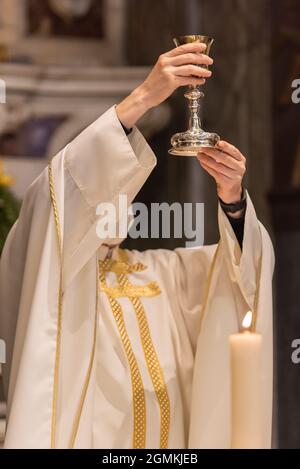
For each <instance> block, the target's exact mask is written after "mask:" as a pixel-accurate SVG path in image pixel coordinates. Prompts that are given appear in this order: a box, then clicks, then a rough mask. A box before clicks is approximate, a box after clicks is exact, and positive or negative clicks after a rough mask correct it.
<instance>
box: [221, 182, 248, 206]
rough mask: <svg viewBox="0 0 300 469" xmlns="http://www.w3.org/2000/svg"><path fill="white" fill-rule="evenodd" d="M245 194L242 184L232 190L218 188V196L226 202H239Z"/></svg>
mask: <svg viewBox="0 0 300 469" xmlns="http://www.w3.org/2000/svg"><path fill="white" fill-rule="evenodd" d="M242 195H243V187H242V186H240V187H238V188H237V189H234V190H232V191H222V190H220V189H219V190H218V197H219V199H221V201H222V202H224V204H235V203H237V202H239V201H240V200H241V198H242Z"/></svg>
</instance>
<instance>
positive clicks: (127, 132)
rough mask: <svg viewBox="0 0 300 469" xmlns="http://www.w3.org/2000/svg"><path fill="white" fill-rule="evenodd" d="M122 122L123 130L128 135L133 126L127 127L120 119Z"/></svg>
mask: <svg viewBox="0 0 300 469" xmlns="http://www.w3.org/2000/svg"><path fill="white" fill-rule="evenodd" d="M120 124H121V126H122V127H123V130H124V132H125V134H126V135H127V136H128V135H129V134H131V132H132V128H131V129H127V127H125V125H123V124H122V122H121V121H120Z"/></svg>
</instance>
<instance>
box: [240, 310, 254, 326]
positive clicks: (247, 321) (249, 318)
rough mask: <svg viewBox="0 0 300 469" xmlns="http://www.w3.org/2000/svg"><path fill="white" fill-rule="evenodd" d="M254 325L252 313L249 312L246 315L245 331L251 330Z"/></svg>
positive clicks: (243, 324)
mask: <svg viewBox="0 0 300 469" xmlns="http://www.w3.org/2000/svg"><path fill="white" fill-rule="evenodd" d="M251 324H252V311H248V313H247V314H246V315H245V317H244V319H243V322H242V326H243V328H244V329H249V328H250V326H251Z"/></svg>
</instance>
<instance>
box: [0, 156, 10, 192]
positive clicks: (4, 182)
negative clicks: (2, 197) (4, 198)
mask: <svg viewBox="0 0 300 469" xmlns="http://www.w3.org/2000/svg"><path fill="white" fill-rule="evenodd" d="M12 183H13V178H12V177H11V176H9V175H8V174H5V173H4V169H3V161H1V160H0V186H11V185H12Z"/></svg>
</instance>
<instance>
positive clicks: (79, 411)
mask: <svg viewBox="0 0 300 469" xmlns="http://www.w3.org/2000/svg"><path fill="white" fill-rule="evenodd" d="M48 178H49V191H50V198H51V204H52V208H53V213H54V219H55V228H56V237H57V243H58V251H59V261H60V276H59V289H58V314H57V334H56V351H55V364H54V379H53V398H52V419H51V448H55V445H56V429H57V404H58V381H59V368H60V357H61V336H62V302H63V301H62V300H63V291H62V235H61V233H62V232H61V225H60V218H59V211H58V205H57V201H56V194H55V186H54V179H53V173H52V162H50V163H49V166H48ZM96 295H97V296H96V310H95V321H94V334H93V345H92V353H91V357H90V362H89V366H88V370H87V373H86V376H85V380H84V384H83V388H82V392H81V395H80V399H79V404H78V407H77V411H76V414H75V418H74V422H73V425H72V431H71V436H70V440H69V445H68V447H69V448H73V446H74V443H75V439H76V435H77V432H78V428H79V423H80V418H81V414H82V409H83V405H84V401H85V397H86V393H87V389H88V385H89V381H90V376H91V371H92V366H93V362H94V356H95V349H96V333H97V316H98V315H97V306H98V285H96Z"/></svg>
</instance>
